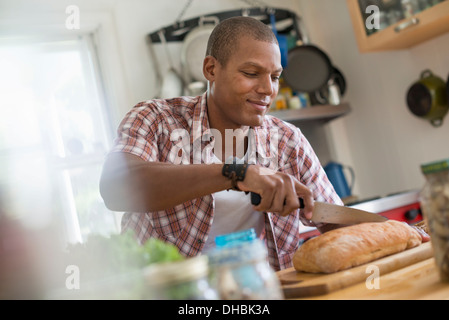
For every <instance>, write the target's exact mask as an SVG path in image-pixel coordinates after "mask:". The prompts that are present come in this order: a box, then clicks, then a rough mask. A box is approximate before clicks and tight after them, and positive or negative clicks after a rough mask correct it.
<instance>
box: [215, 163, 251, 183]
mask: <svg viewBox="0 0 449 320" xmlns="http://www.w3.org/2000/svg"><path fill="white" fill-rule="evenodd" d="M249 166H250V164H248V163H246V162H243V161H242V160H240V159H238V158H236V157H233V158H231V159H228V160H226V162H225V164H224V165H223V169H222V171H221V173H222V175H223V176H225V177H226V178H228V179H231V181H232V189H233V190H237V191H241V190H240V189H239V188H238V187H237V181H243V180H245V175H246V171H247V170H248V167H249Z"/></svg>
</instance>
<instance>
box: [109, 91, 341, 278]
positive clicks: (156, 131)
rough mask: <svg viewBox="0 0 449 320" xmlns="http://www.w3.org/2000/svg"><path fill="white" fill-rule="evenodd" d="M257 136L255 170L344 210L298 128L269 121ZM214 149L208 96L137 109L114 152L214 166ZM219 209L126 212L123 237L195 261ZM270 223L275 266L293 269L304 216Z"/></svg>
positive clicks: (267, 233) (269, 218)
mask: <svg viewBox="0 0 449 320" xmlns="http://www.w3.org/2000/svg"><path fill="white" fill-rule="evenodd" d="M251 132H252V135H250V143H249V149H248V153H249V154H250V156H249V158H248V159H249V163H255V164H258V165H261V166H265V167H270V168H271V169H275V170H278V171H281V172H285V173H288V174H291V175H293V176H295V177H296V178H297V179H299V180H300V181H301V182H302V183H303V184H305V185H306V186H307V187H308V188H309V189H310V190H311V191H312V193H313V196H314V199H315V200H317V201H324V202H330V203H337V204H342V202H341V200H340V198H339V197H338V195H337V194H336V192H335V190H334V188H333V187H332V185H331V183H330V182H329V180H328V178H327V176H326V174H325V172H324V170H323V168H322V166H321V164H320V162H319V160H318V158H317V156H316V155H315V153H314V151H313V149H312V147H311V146H310V144H309V142H308V141H307V139H306V138H305V137H304V135H303V134H302V133H301V131H300V129H299V128H297V127H295V126H293V125H291V124H289V123H287V122H284V121H282V120H280V119H277V118H275V117H272V116H270V115H266V116H265V119H264V122H263V125H262V126H260V127H255V128H251ZM213 147H214V138H213V136H212V135H211V131H210V127H209V121H208V116H207V105H206V94H204V95H202V96H198V97H179V98H173V99H166V100H162V99H156V100H150V101H145V102H141V103H139V104H137V105H136V106H135V107H134V108H132V109H131V110H130V111H129V112H128V113H127V115H126V116H125V117H124V119H123V120H122V122H121V124H120V126H119V128H118V136H117V138H116V140H115V145H114V147H113V149H112V150H111V152H128V153H131V154H133V155H136V156H139V157H140V158H142V159H143V160H145V161H151V162H170V163H175V164H180V163H183V164H189V163H190V164H199V163H206V164H210V163H213V161H214V158H213V154H212V149H213ZM168 196H169V195H168ZM213 203H214V197H213V195H206V196H204V197H201V198H197V199H192V200H190V201H187V202H185V203H183V204H180V205H177V206H175V207H173V208H170V209H167V210H163V211H157V212H147V213H132V212H127V213H125V214H124V215H123V218H122V231H124V230H127V229H132V230H134V231H135V232H136V235H137V237H138V240H139V241H140V242H141V243H144V242H145V241H146V240H147V239H149V238H150V237H155V238H159V239H162V240H164V241H167V242H170V243H173V244H175V245H176V246H177V247H178V248H179V250H180V252H181V253H182V254H183V255H185V256H195V255H198V254H200V253H201V250H202V249H203V246H204V243H205V242H206V239H207V237H208V234H209V230H210V227H211V223H212V217H213V215H214V205H213ZM264 216H265V229H264V231H263V232H262V235H261V237H262V239H264V240H265V243H266V245H267V250H268V258H269V262H270V265H271V266H272V267H273V268H274V269H275V270H280V269H284V268H287V267H291V266H292V256H293V254H294V253H295V251H296V250H297V249H298V246H299V241H300V233H299V228H300V225H301V221H302V220H301V218H300V215H299V210H297V211H296V212H295V213H292V214H290V215H288V216H286V217H282V216H280V215H278V214H275V213H270V212H268V213H267V212H266V213H264Z"/></svg>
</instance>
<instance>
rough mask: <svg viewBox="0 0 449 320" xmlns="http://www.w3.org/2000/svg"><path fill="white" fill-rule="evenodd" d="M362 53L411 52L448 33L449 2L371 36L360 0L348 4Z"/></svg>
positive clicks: (444, 2) (352, 0)
mask: <svg viewBox="0 0 449 320" xmlns="http://www.w3.org/2000/svg"><path fill="white" fill-rule="evenodd" d="M346 3H347V6H348V9H349V14H350V16H351V20H352V24H353V28H354V33H355V36H356V39H357V43H358V46H359V51H360V52H362V53H366V52H378V51H387V50H400V49H407V48H411V47H413V46H415V45H417V44H419V43H422V42H424V41H427V40H430V39H432V38H434V37H436V36H439V35H441V34H443V33H446V32H449V1H448V0H446V1H443V2H440V3H438V4H436V5H434V6H433V7H430V8H428V9H425V10H424V11H421V12H419V13H417V14H415V15H413V16H411V17H410V18H408V19H402V20H400V21H398V22H396V23H395V24H392V25H390V26H388V27H386V28H384V29H381V30H378V31H376V32H374V33H372V34H370V35H368V34H367V33H366V28H365V21H364V17H363V15H362V12H361V8H360V4H359V1H358V0H346Z"/></svg>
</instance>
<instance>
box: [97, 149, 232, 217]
mask: <svg viewBox="0 0 449 320" xmlns="http://www.w3.org/2000/svg"><path fill="white" fill-rule="evenodd" d="M221 170H222V165H221V164H211V165H175V164H169V163H159V162H145V161H143V160H141V159H140V158H138V157H136V156H133V155H130V154H125V153H112V154H111V155H110V156H109V157H108V159H107V160H106V162H105V164H104V167H103V173H102V176H101V180H100V192H101V195H102V197H103V199H104V201H105V204H106V206H107V207H108V208H109V209H111V210H113V211H133V212H148V211H158V210H164V209H169V208H172V207H174V206H176V205H178V204H180V203H183V202H185V201H188V200H192V199H195V198H198V197H201V196H204V195H207V194H211V193H214V192H217V191H221V190H224V189H228V188H230V187H231V181H230V180H229V179H227V178H226V177H223V176H222V174H221Z"/></svg>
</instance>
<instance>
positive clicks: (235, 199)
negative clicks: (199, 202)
mask: <svg viewBox="0 0 449 320" xmlns="http://www.w3.org/2000/svg"><path fill="white" fill-rule="evenodd" d="M214 198H215V210H214V218H213V220H212V226H211V229H210V233H209V237H208V238H207V241H206V243H205V245H204V248H203V252H207V251H209V250H211V249H213V248H215V237H216V236H220V235H223V234H227V233H231V232H235V231H240V230H246V229H251V228H254V230H255V231H256V235H257V236H259V235H260V234H261V232H262V230H263V227H264V215H263V213H262V212H260V211H255V210H254V208H253V205H252V204H251V195H250V194H245V192H241V191H235V190H229V191H227V190H224V191H220V192H217V193H214Z"/></svg>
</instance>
